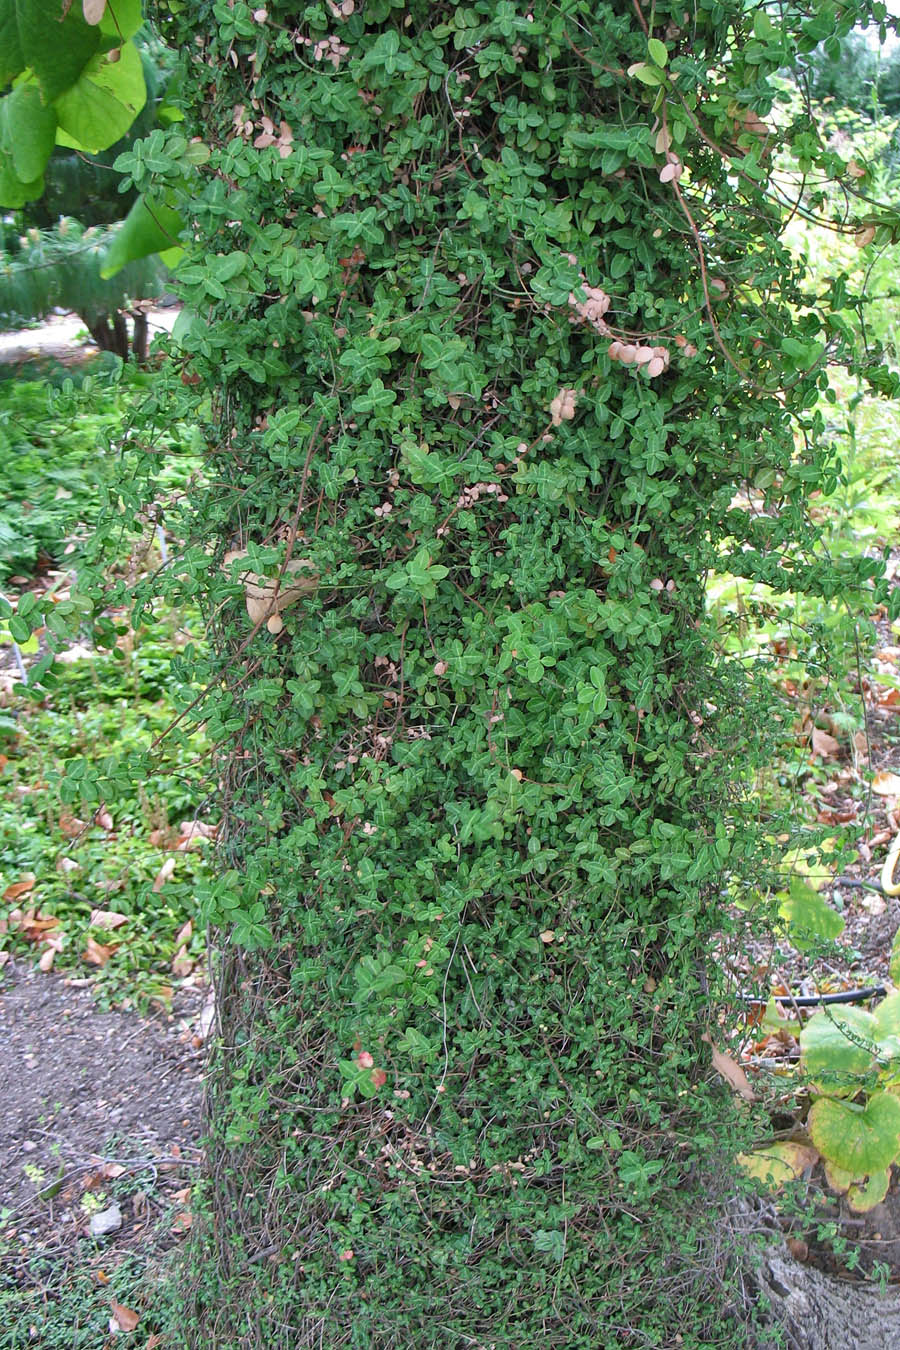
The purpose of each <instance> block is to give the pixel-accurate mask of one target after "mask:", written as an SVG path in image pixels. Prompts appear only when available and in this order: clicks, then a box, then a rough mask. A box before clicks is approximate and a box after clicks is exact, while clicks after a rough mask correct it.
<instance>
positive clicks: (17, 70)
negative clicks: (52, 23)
mask: <svg viewBox="0 0 900 1350" xmlns="http://www.w3.org/2000/svg"><path fill="white" fill-rule="evenodd" d="M26 65H27V62H26V60H25V57H24V56H23V54H22V44H21V42H20V41H19V21H18V17H17V15H16V0H0V85H5V84H9V82H10V80H12V79H14V78H15V76H16V75H19V74H21V72H22V71H23V70H24V69H25V66H26Z"/></svg>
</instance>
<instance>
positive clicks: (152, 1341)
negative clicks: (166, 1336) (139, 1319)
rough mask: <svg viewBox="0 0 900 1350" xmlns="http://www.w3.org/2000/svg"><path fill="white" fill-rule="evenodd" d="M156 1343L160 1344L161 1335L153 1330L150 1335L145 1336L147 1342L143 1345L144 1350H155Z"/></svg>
mask: <svg viewBox="0 0 900 1350" xmlns="http://www.w3.org/2000/svg"><path fill="white" fill-rule="evenodd" d="M158 1345H162V1336H161V1335H160V1333H159V1332H158V1331H154V1333H153V1335H152V1336H148V1337H147V1344H146V1345H145V1346H144V1350H156V1347H157V1346H158Z"/></svg>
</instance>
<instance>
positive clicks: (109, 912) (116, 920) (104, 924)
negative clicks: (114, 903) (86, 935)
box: [91, 909, 128, 928]
mask: <svg viewBox="0 0 900 1350" xmlns="http://www.w3.org/2000/svg"><path fill="white" fill-rule="evenodd" d="M127 922H128V915H127V914H117V913H116V911H115V910H114V909H92V910H91V927H92V928H121V927H122V924H123V923H127Z"/></svg>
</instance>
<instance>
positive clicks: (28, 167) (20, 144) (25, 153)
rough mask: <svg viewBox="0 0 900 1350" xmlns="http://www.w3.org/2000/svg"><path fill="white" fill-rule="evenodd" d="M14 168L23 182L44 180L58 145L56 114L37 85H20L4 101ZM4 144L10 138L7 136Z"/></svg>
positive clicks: (28, 83) (29, 83)
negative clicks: (56, 143)
mask: <svg viewBox="0 0 900 1350" xmlns="http://www.w3.org/2000/svg"><path fill="white" fill-rule="evenodd" d="M3 103H4V107H5V113H6V132H7V134H8V136H9V143H10V146H11V151H12V161H13V169H14V170H15V174H16V177H17V178H19V179H21V181H22V182H23V183H31V182H34V180H35V179H38V178H40V177H41V175H42V174H43V172H44V168H45V166H46V164H47V160H48V159H49V158H50V155H51V154H52V152H53V146H54V144H55V142H56V113H55V112H54V111H53V109H52V108H48V107H47V106H46V104H45V103H44V101H43V99H42V98H41V93H40V90H39V89H38V87H37V85H36V84H33V83H31V82H30V81H28V82H27V83H25V84H20V85H19V86H18V87H17V88H16V89H14V90H13V91H12V93H11V94H8V95H7V96H6V98H5V99H4V100H3ZM3 139H4V141H5V139H6V137H5V136H4V138H3Z"/></svg>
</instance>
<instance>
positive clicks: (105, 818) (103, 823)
mask: <svg viewBox="0 0 900 1350" xmlns="http://www.w3.org/2000/svg"><path fill="white" fill-rule="evenodd" d="M94 824H95V825H99V826H100V828H101V829H103V830H111V829H112V828H113V818H112V816H111V815H110V814H109V812H108V811H107V809H106V807H105V806H101V807H100V809H99V811H98V812H97V813H96V815H95V816H94Z"/></svg>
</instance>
